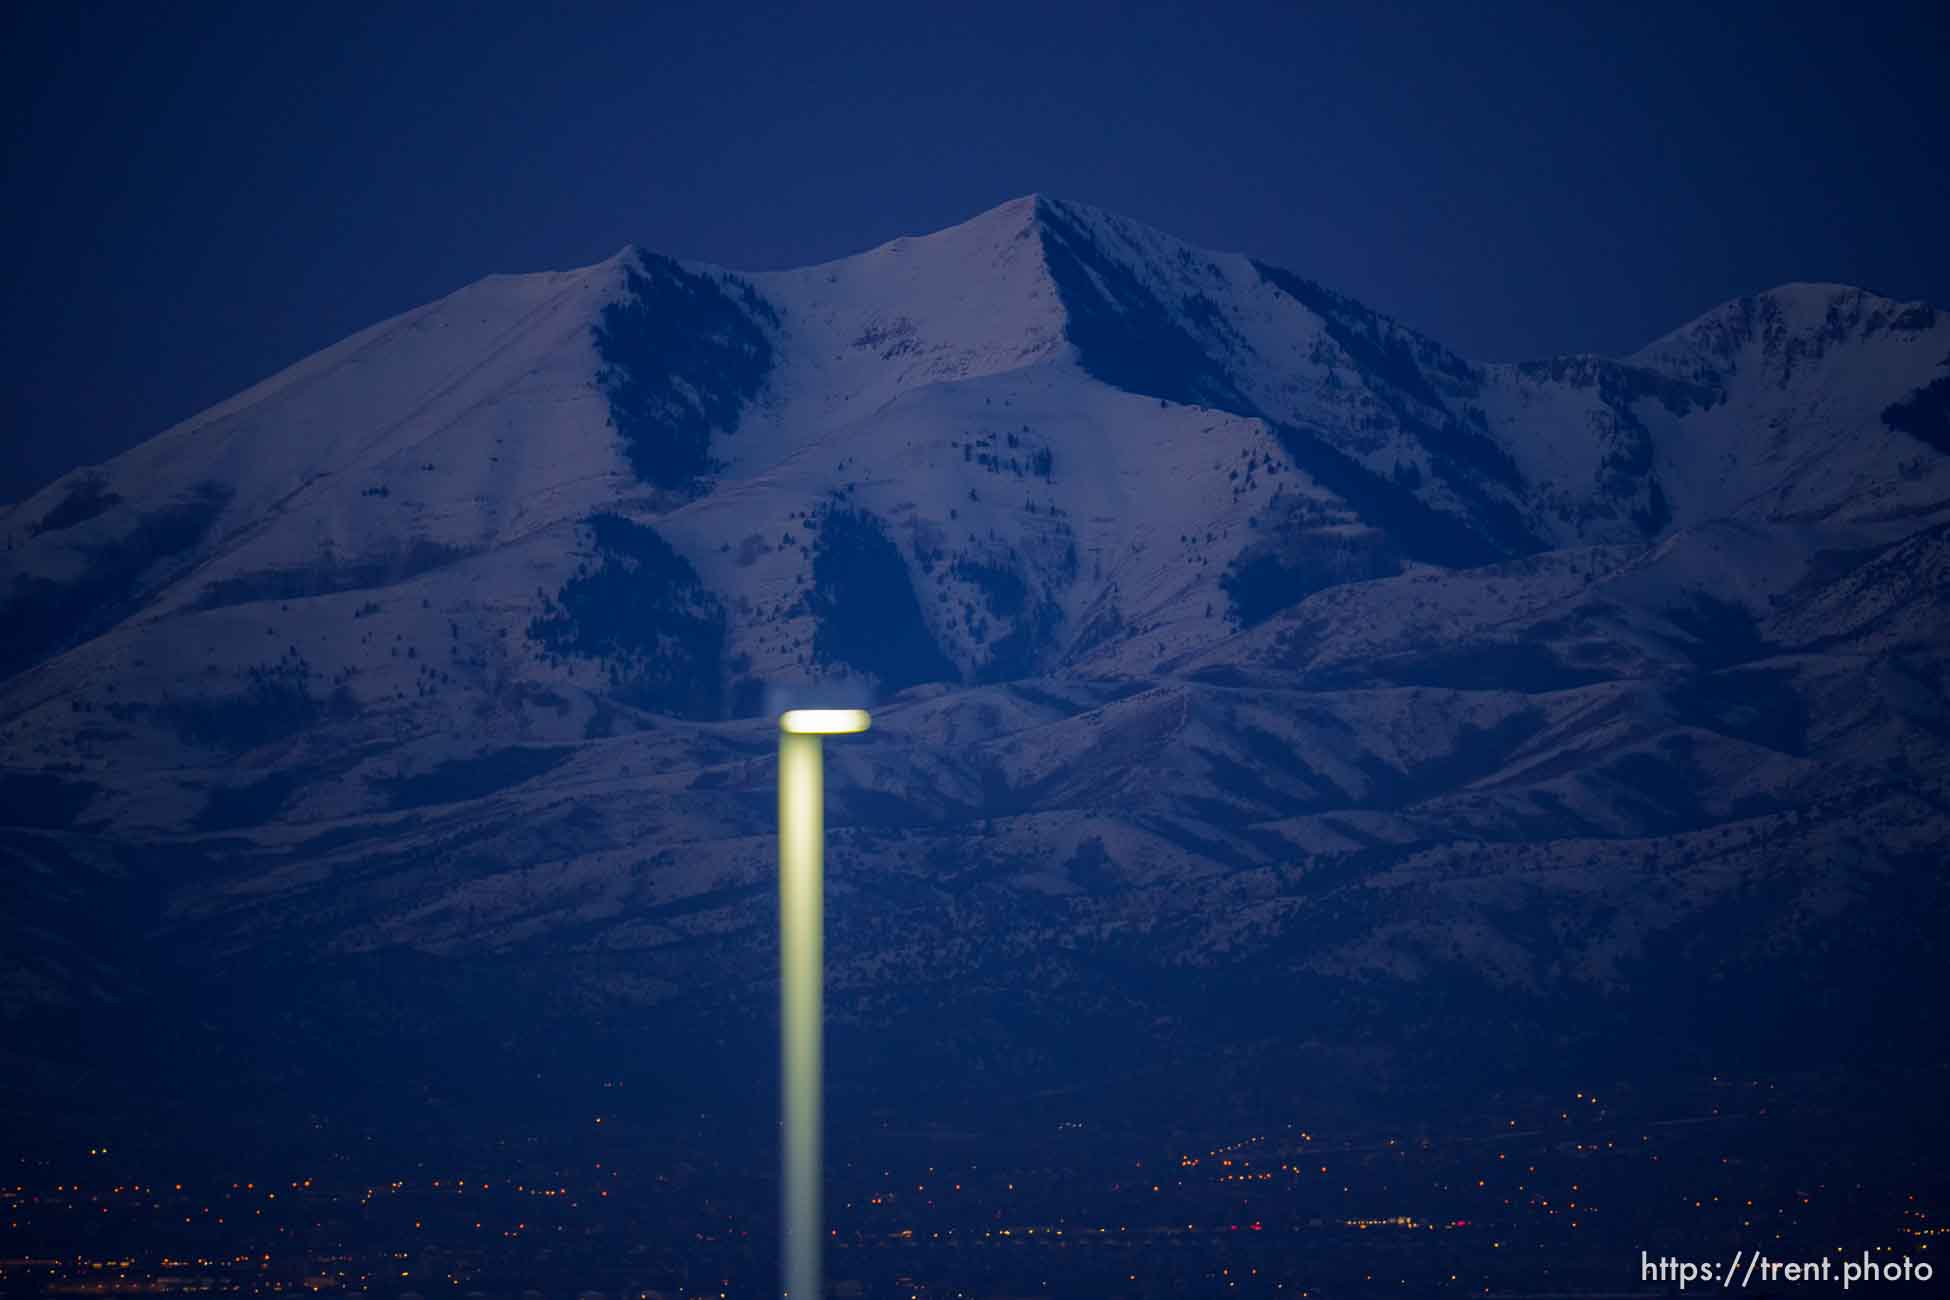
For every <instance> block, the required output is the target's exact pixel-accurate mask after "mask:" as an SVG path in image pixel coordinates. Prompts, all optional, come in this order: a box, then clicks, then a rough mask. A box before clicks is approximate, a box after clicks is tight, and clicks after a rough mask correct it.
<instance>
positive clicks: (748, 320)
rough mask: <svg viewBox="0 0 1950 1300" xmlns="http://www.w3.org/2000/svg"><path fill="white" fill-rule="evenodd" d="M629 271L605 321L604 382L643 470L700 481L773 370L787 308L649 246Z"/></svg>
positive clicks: (661, 478) (672, 481)
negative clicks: (717, 444)
mask: <svg viewBox="0 0 1950 1300" xmlns="http://www.w3.org/2000/svg"><path fill="white" fill-rule="evenodd" d="M624 274H625V280H624V284H625V288H626V290H627V292H626V294H625V296H624V297H623V298H621V299H619V300H618V301H616V302H613V303H610V304H609V305H608V306H606V307H604V308H603V314H602V318H601V319H600V320H599V321H597V323H596V326H595V330H596V352H597V354H598V355H599V356H600V357H601V358H602V361H603V368H602V370H601V372H600V373H599V374H598V375H597V382H598V384H599V385H600V386H601V387H602V390H603V393H604V395H605V396H606V397H608V399H609V414H610V421H611V423H613V424H614V425H615V426H616V431H617V433H618V434H619V435H621V437H622V439H623V450H624V454H625V455H627V456H628V457H629V461H630V468H631V469H632V470H634V471H635V472H636V476H637V477H638V478H640V479H642V480H643V481H644V482H646V483H654V484H656V485H657V486H658V487H665V488H686V487H691V486H693V485H695V483H696V481H697V478H698V476H699V475H702V474H704V473H706V472H707V471H709V470H710V468H711V434H712V432H713V431H714V430H723V431H725V432H730V431H732V430H735V429H736V428H737V427H738V420H739V416H740V414H741V413H742V412H743V410H744V408H745V404H746V403H747V402H749V401H750V400H751V399H752V397H753V396H755V395H756V394H757V392H758V390H759V388H760V387H761V386H762V385H763V384H764V383H765V378H766V376H767V375H769V374H770V373H771V371H772V360H773V354H772V340H771V338H770V336H769V335H768V334H767V333H766V330H765V326H766V325H776V324H777V323H778V313H777V312H775V311H774V310H773V309H772V307H771V305H770V304H769V303H767V302H766V301H765V300H764V299H763V298H761V297H759V296H758V294H757V292H756V291H754V290H753V289H752V288H751V286H750V285H748V284H746V283H744V282H743V281H741V280H738V279H736V278H735V277H730V276H726V277H724V278H723V279H722V280H720V279H717V278H713V277H711V276H706V275H693V274H691V273H690V272H689V271H686V270H685V269H684V268H683V267H682V266H680V265H678V264H677V263H676V262H674V261H672V260H671V259H670V258H667V257H659V256H657V255H655V254H651V253H639V254H637V256H636V258H635V261H634V263H633V264H631V265H628V266H626V267H625V271H624Z"/></svg>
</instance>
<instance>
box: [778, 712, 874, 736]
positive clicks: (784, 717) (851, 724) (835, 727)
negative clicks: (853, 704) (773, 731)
mask: <svg viewBox="0 0 1950 1300" xmlns="http://www.w3.org/2000/svg"><path fill="white" fill-rule="evenodd" d="M869 721H870V719H868V717H867V711H866V710H865V709H787V710H786V711H785V712H784V713H781V714H780V715H779V730H780V731H790V732H793V733H794V734H796V735H801V736H840V735H845V734H846V733H848V732H853V731H865V730H866V729H867V725H868V723H869Z"/></svg>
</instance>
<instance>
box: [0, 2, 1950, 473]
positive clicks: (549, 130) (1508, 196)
mask: <svg viewBox="0 0 1950 1300" xmlns="http://www.w3.org/2000/svg"><path fill="white" fill-rule="evenodd" d="M36 8H38V9H40V10H42V12H40V13H38V14H31V15H28V16H27V17H25V18H22V17H20V16H19V15H16V16H14V17H10V18H8V19H6V20H5V21H6V22H7V23H9V24H11V25H12V26H11V29H10V30H6V31H4V32H0V46H4V49H5V52H4V53H3V54H0V103H4V105H5V113H6V126H5V129H6V132H7V135H6V150H5V154H4V175H5V191H4V193H5V196H6V202H5V205H4V208H5V214H4V216H0V221H4V222H5V224H6V227H7V229H6V236H7V238H6V244H5V248H6V257H5V259H4V261H5V267H6V270H5V276H6V280H5V296H4V302H5V312H4V325H0V328H4V331H5V333H4V337H3V338H0V343H3V344H4V346H5V354H6V357H7V359H8V365H9V370H10V382H8V384H7V385H6V388H5V398H4V400H5V407H4V409H0V420H4V421H5V438H6V445H7V455H6V458H5V461H4V463H0V499H11V498H14V497H17V496H19V495H21V494H22V493H24V492H25V491H26V490H28V489H30V488H32V487H34V486H36V485H38V484H39V483H41V482H44V481H46V480H47V479H49V478H51V477H53V476H54V475H56V474H58V473H60V472H62V471H64V470H66V469H69V468H71V467H73V466H74V465H76V464H79V463H83V462H87V461H93V460H100V459H102V458H104V457H106V456H109V455H112V454H113V453H115V452H117V451H119V450H121V449H123V448H125V447H127V446H129V445H131V444H133V443H135V442H137V441H140V440H141V439H143V438H145V437H148V436H149V435H151V434H154V433H156V432H158V431H160V430H161V429H163V428H165V427H167V426H168V425H169V424H171V423H173V422H175V421H177V420H179V419H181V418H183V417H185V416H187V415H190V414H192V413H194V412H195V411H197V410H198V409H200V408H202V407H204V406H207V405H209V404H210V403H212V402H215V401H218V400H220V399H222V398H224V397H226V396H228V395H229V394H231V393H233V392H235V391H237V390H238V389H240V388H243V387H245V386H246V385H248V384H250V383H252V382H255V381H256V380H258V379H260V378H262V377H264V376H265V375H267V374H269V373H271V372H273V371H275V370H276V369H278V368H280V367H281V366H284V365H286V364H288V363H290V362H292V361H294V360H296V359H298V358H299V357H301V356H304V355H306V354H307V353H310V352H312V351H315V350H316V349H318V348H320V347H323V346H325V345H327V344H329V343H331V342H333V341H335V340H337V339H339V338H341V337H343V336H344V335H346V334H348V333H350V332H351V331H353V330H355V329H358V328H360V327H361V326H364V325H367V324H370V323H372V322H373V321H375V320H378V319H380V318H382V317H385V316H388V315H391V314H393V313H395V312H398V311H402V310H404V309H406V308H409V307H412V306H415V305H417V304H419V303H421V302H425V301H427V300H428V299H431V298H434V297H437V296H439V295H440V294H443V293H446V292H448V291H450V290H452V289H455V288H457V287H459V286H460V285H462V284H465V283H467V282H469V281H471V280H474V279H476V278H478V277H480V276H482V275H485V274H488V273H490V272H495V271H532V270H543V269H549V268H559V267H568V266H575V265H580V264H585V263H588V262H591V261H595V260H598V259H600V258H603V257H606V256H608V255H609V254H610V253H612V252H614V251H615V250H616V249H617V248H618V247H620V246H621V245H622V244H624V243H625V242H628V241H631V240H634V241H636V242H638V243H641V244H644V245H646V246H648V247H652V248H656V249H659V250H662V251H666V252H670V253H674V254H678V255H680V256H689V257H697V258H702V259H705V260H708V261H713V262H718V263H722V264H725V265H729V266H733V267H754V268H755V267H773V266H783V265H796V264H803V263H807V262H812V261H817V260H822V259H826V258H831V257H835V256H839V255H842V254H845V253H849V252H853V251H856V250H859V249H863V248H867V247H870V246H872V245H874V244H876V243H879V242H881V241H883V240H886V239H889V238H892V237H894V236H895V235H899V234H913V233H921V232H925V231H928V230H931V229H935V228H938V227H940V226H943V225H947V224H951V223H953V222H955V221H958V220H961V219H963V218H965V217H968V216H971V215H973V214H974V213H976V212H978V211H981V210H982V209H985V208H987V207H990V206H993V205H994V204H996V203H999V202H1002V201H1004V200H1006V199H1008V198H1011V197H1014V196H1016V195H1019V194H1023V193H1027V192H1030V191H1038V190H1039V191H1042V192H1045V193H1049V194H1054V195H1059V196H1063V197H1067V198H1073V199H1078V200H1082V201H1084V202H1089V203H1095V204H1099V205H1101V206H1103V207H1107V208H1110V209H1113V210H1115V211H1118V212H1122V213H1125V214H1127V215H1129V216H1131V217H1134V218H1137V219H1139V220H1142V221H1145V222H1148V223H1150V224H1152V225H1155V226H1158V227H1160V228H1162V229H1165V230H1168V231H1170V232H1172V233H1174V234H1177V235H1180V236H1182V237H1184V238H1187V239H1190V240H1192V241H1194V242H1196V243H1201V244H1205V245H1208V246H1211V247H1215V248H1223V249H1233V250H1240V251H1245V252H1250V253H1253V254H1255V255H1257V256H1260V257H1262V258H1265V259H1267V260H1270V261H1274V262H1278V263H1281V264H1283V265H1285V266H1288V267H1290V268H1292V269H1294V270H1296V271H1299V272H1300V273H1302V274H1303V275H1306V276H1309V277H1311V278H1314V279H1317V280H1320V281H1323V282H1324V283H1326V284H1329V285H1331V286H1333V287H1335V288H1339V289H1342V290H1344V291H1347V292H1349V293H1352V294H1354V295H1355V296H1356V297H1358V298H1360V299H1362V300H1363V301H1365V302H1367V303H1369V304H1370V305H1372V306H1374V307H1377V308H1379V309H1381V310H1383V311H1386V312H1389V313H1391V314H1393V315H1396V316H1398V317H1400V318H1402V319H1403V320H1405V321H1407V322H1408V323H1410V324H1412V325H1415V326H1417V327H1419V328H1421V329H1423V330H1426V331H1428V332H1430V333H1432V334H1434V335H1435V336H1437V337H1438V338H1440V339H1442V340H1443V341H1444V342H1446V343H1448V344H1450V345H1451V346H1453V347H1455V348H1457V349H1458V350H1460V351H1462V352H1464V353H1466V354H1469V355H1473V356H1477V357H1481V358H1485V359H1511V358H1519V357H1528V356H1536V355H1540V354H1546V353H1550V352H1556V351H1581V350H1599V351H1626V350H1630V349H1632V348H1634V347H1636V346H1638V345H1639V344H1641V343H1644V342H1645V341H1647V340H1648V339H1650V338H1651V337H1653V336H1655V335H1657V334H1659V333H1662V332H1663V331H1665V330H1666V329H1668V328H1671V327H1673V326H1676V325H1678V324H1680V323H1682V322H1683V321H1685V320H1686V319H1688V318H1690V317H1691V316H1693V315H1695V314H1697V313H1698V312H1700V311H1702V310H1704V309H1705V308H1707V307H1709V306H1711V305H1712V304H1714V303H1715V302H1718V301H1720V300H1722V299H1724V298H1728V297H1732V296H1735V295H1737V294H1741V293H1747V292H1752V291H1754V290H1758V289H1762V288H1766V287H1769V286H1771V285H1774V284H1777V283H1781V282H1783V281H1788V280H1797V279H1800V280H1811V279H1819V280H1840V281H1846V282H1850V283H1855V284H1862V285H1865V286H1867V287H1869V288H1873V289H1876V290H1878V291H1881V292H1884V293H1888V294H1890V295H1892V296H1895V297H1899V298H1925V299H1929V300H1931V301H1934V302H1936V303H1938V304H1942V305H1946V306H1950V237H1946V235H1945V233H1944V232H1945V231H1947V230H1950V165H1947V164H1946V158H1945V151H1944V148H1943V138H1944V130H1945V127H1946V126H1950V112H1946V100H1947V99H1950V91H1946V81H1950V78H1946V77H1945V75H1944V67H1945V62H1944V54H1945V50H1946V41H1945V32H1944V30H1943V28H1944V22H1945V20H1944V18H1943V16H1942V5H1941V4H1940V3H1913V4H1903V3H1890V4H1880V5H1871V6H1868V9H1869V10H1870V12H1868V13H1864V14H1842V13H1840V12H1838V11H1839V10H1840V9H1842V8H1843V6H1835V5H1821V6H1814V5H1809V6H1797V5H1792V4H1767V5H1752V6H1746V5H1697V4H1684V5H1663V4H1640V3H1634V4H1571V5H1564V6H1546V5H1538V4H1532V3H1519V2H1516V0H1510V2H1507V3H1498V4H1490V5H1482V6H1473V5H1461V4H1455V3H1445V2H1436V3H1429V4H1425V5H1416V6H1411V5H1389V4H1370V3H1347V4H1292V5H1284V6H1228V7H1216V8H1215V12H1214V13H1212V14H1209V15H1207V14H1201V13H1199V12H1197V11H1198V10H1199V9H1200V8H1201V7H1199V6H1192V5H1185V6H1174V7H1169V8H1168V7H1158V8H1138V7H1112V6H1096V5H1082V4H1073V5H1064V4H1053V3H1044V4H1025V5H1011V4H1004V3H984V4H980V5H955V6H947V5H940V6H934V5H927V4H920V5H904V6H895V5H845V4H828V5H818V6H813V5H806V6H800V7H789V8H779V9H775V10H765V11H761V10H758V9H751V10H749V11H748V15H747V16H745V17H739V18H728V17H725V16H724V15H723V14H722V13H719V12H717V9H718V8H719V7H718V6H713V5H706V4H698V5H692V6H666V7H652V6H649V5H600V4H570V5H564V6H562V7H561V8H560V10H559V11H557V12H554V13H550V14H543V13H541V12H540V11H541V10H542V9H543V8H544V7H543V6H534V5H502V4H496V3H481V4H473V5H451V6H448V5H442V4H436V3H433V2H432V0H427V2H426V3H414V4H401V5H397V6H390V7H384V8H372V9H369V10H367V11H366V12H364V13H362V14H355V13H354V12H353V11H354V10H355V8H356V6H353V5H345V4H340V5H331V6H316V7H312V8H310V9H309V10H308V11H306V10H305V7H304V6H300V5H283V4H281V5H227V6H222V7H220V8H210V9H207V10H204V9H199V8H198V7H197V6H195V5H189V4H185V5H177V6H138V5H134V4H126V5H118V6H101V5H93V4H85V3H83V4H73V5H43V6H37V7H36Z"/></svg>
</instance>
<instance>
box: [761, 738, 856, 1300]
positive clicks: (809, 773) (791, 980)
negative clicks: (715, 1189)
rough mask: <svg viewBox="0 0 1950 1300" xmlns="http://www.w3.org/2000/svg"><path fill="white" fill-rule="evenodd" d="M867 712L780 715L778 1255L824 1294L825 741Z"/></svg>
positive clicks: (793, 1285) (797, 1278)
mask: <svg viewBox="0 0 1950 1300" xmlns="http://www.w3.org/2000/svg"><path fill="white" fill-rule="evenodd" d="M869 722H870V719H869V718H868V717H867V711H866V710H865V709H788V710H787V711H786V712H784V713H782V714H780V715H779V1049H780V1053H779V1055H780V1064H779V1118H780V1121H781V1124H782V1127H783V1129H784V1147H783V1150H782V1153H781V1158H780V1174H781V1178H780V1188H779V1198H780V1206H779V1208H780V1222H781V1225H782V1230H781V1234H780V1255H781V1260H782V1264H783V1271H784V1274H785V1277H784V1294H785V1295H787V1296H792V1297H805V1298H807V1300H818V1297H819V1294H820V1283H819V1253H820V1246H821V1244H822V1242H821V1233H820V1212H819V1193H820V1150H819V1148H820V1126H821V1118H822V1117H821V1101H820V1079H821V1065H820V1054H821V1044H820V1038H821V1029H822V1025H823V1022H824V1016H825V1010H824V1006H823V1003H824V989H823V985H824V983H825V971H824V963H825V943H826V941H825V926H826V920H825V892H826V884H825V879H824V876H825V839H826V773H825V763H824V754H823V746H822V741H821V739H820V738H821V737H822V736H838V735H847V734H851V733H853V732H859V731H865V730H866V729H867V726H868V724H869Z"/></svg>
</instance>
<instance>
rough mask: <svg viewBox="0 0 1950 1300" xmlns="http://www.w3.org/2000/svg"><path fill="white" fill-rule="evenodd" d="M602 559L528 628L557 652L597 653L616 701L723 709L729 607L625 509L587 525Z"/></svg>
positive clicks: (682, 712) (702, 713) (678, 710)
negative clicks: (625, 513) (726, 611)
mask: <svg viewBox="0 0 1950 1300" xmlns="http://www.w3.org/2000/svg"><path fill="white" fill-rule="evenodd" d="M586 528H587V529H588V533H589V536H590V539H591V541H592V542H593V543H594V545H595V550H596V563H595V565H594V567H593V568H588V569H586V570H585V571H583V572H580V573H578V574H577V576H575V577H573V578H571V579H569V581H568V582H566V583H564V584H563V586H562V590H561V591H560V592H559V593H557V595H556V596H555V598H554V599H553V600H552V601H550V602H548V607H547V609H546V610H545V612H543V613H542V614H539V615H537V616H536V617H535V619H534V620H533V621H532V622H530V623H529V625H528V635H529V637H530V638H531V639H532V640H534V641H535V642H536V643H537V644H538V645H540V646H541V647H542V648H543V649H544V650H547V651H548V652H550V653H551V654H558V655H566V656H573V657H577V658H583V659H593V660H596V661H598V662H601V663H603V664H604V665H605V666H606V667H607V668H608V670H609V677H610V681H611V684H612V685H613V687H614V689H615V690H616V693H617V695H618V697H619V698H621V699H623V700H625V701H626V702H628V703H631V704H634V705H637V706H638V707H640V708H646V709H650V710H653V711H655V712H658V713H667V714H671V715H673V716H676V717H682V718H715V717H717V716H718V714H719V712H720V707H719V706H720V694H721V684H722V681H721V672H722V666H723V659H724V642H725V614H724V607H723V605H722V604H720V603H719V601H718V598H717V597H716V596H714V595H713V594H712V593H711V592H710V591H709V590H708V589H706V587H705V586H704V584H703V582H702V581H700V580H699V578H698V576H697V570H695V569H693V568H692V567H691V565H690V561H688V560H686V559H685V558H684V557H683V556H681V555H679V554H678V553H677V552H676V551H675V550H673V549H672V548H671V546H670V543H668V542H666V541H665V540H664V539H663V538H662V537H661V536H659V535H658V533H657V531H656V530H655V529H653V528H649V527H646V526H644V525H642V524H637V523H632V522H631V521H630V520H628V519H624V518H622V517H621V516H619V515H611V514H600V515H595V516H592V517H591V518H590V520H589V522H588V524H587V525H586Z"/></svg>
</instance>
